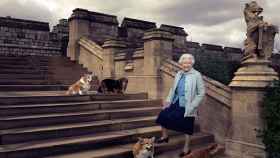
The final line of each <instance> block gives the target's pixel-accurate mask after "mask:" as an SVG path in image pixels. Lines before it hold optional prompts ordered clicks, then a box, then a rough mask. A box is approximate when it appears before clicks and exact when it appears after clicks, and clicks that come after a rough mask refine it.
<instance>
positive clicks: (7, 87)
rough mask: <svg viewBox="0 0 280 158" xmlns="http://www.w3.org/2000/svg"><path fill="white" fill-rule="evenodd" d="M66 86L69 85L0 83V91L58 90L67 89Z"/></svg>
mask: <svg viewBox="0 0 280 158" xmlns="http://www.w3.org/2000/svg"><path fill="white" fill-rule="evenodd" d="M68 87H69V85H0V92H1V91H2V92H15V91H17V92H18V91H59V90H67V89H68ZM0 105H1V104H0Z"/></svg>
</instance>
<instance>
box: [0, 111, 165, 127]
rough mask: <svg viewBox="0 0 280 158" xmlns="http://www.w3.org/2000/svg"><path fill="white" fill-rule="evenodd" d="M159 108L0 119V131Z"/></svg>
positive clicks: (149, 113) (126, 115)
mask: <svg viewBox="0 0 280 158" xmlns="http://www.w3.org/2000/svg"><path fill="white" fill-rule="evenodd" d="M160 110H161V107H144V108H129V109H107V110H95V111H88V112H72V113H61V114H40V115H28V116H8V117H0V126H1V128H2V129H11V128H22V127H38V126H48V125H53V124H64V123H79V122H87V121H100V120H112V119H118V118H132V117H141V116H153V115H157V114H158V113H159V112H160Z"/></svg>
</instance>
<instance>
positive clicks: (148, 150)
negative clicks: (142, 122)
mask: <svg viewBox="0 0 280 158" xmlns="http://www.w3.org/2000/svg"><path fill="white" fill-rule="evenodd" d="M154 142H155V137H153V138H150V139H149V138H138V142H137V143H136V144H135V145H134V146H133V148H132V152H133V156H134V158H154V152H155V148H154Z"/></svg>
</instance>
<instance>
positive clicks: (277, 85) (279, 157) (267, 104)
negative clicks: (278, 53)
mask: <svg viewBox="0 0 280 158" xmlns="http://www.w3.org/2000/svg"><path fill="white" fill-rule="evenodd" d="M263 115H264V122H265V127H264V131H263V143H264V144H265V146H266V151H267V153H268V158H280V81H275V82H274V86H273V87H268V88H267V90H266V95H265V99H264V112H263Z"/></svg>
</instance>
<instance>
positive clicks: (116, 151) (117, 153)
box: [45, 133, 213, 158]
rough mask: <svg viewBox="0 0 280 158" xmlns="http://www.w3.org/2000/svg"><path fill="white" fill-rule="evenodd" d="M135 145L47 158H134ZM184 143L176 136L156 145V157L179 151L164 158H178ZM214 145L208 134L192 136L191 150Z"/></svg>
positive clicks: (183, 139) (130, 144)
mask: <svg viewBox="0 0 280 158" xmlns="http://www.w3.org/2000/svg"><path fill="white" fill-rule="evenodd" d="M206 137H207V138H206ZM204 138H205V140H204V141H203V143H198V142H201V141H200V140H201V139H204ZM198 140H199V141H198ZM135 143H136V142H134V143H129V144H125V145H115V146H109V147H106V148H102V149H97V150H89V151H82V152H77V153H70V154H64V155H57V156H49V157H45V158H132V157H133V154H132V147H133V145H134V144H135ZM184 143H185V137H184V136H183V135H175V136H172V137H171V138H170V141H169V142H168V143H163V144H155V157H157V158H159V157H160V155H161V154H164V153H166V152H167V151H174V150H178V151H177V153H176V155H172V157H164V158H176V157H178V154H179V153H180V151H182V148H183V146H184ZM212 143H213V142H212V141H211V139H209V137H208V135H207V134H205V133H195V134H194V135H193V136H191V140H190V148H194V147H196V148H198V147H197V146H206V145H210V144H212ZM160 158H161V157H160ZM162 158H163V157H162Z"/></svg>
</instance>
